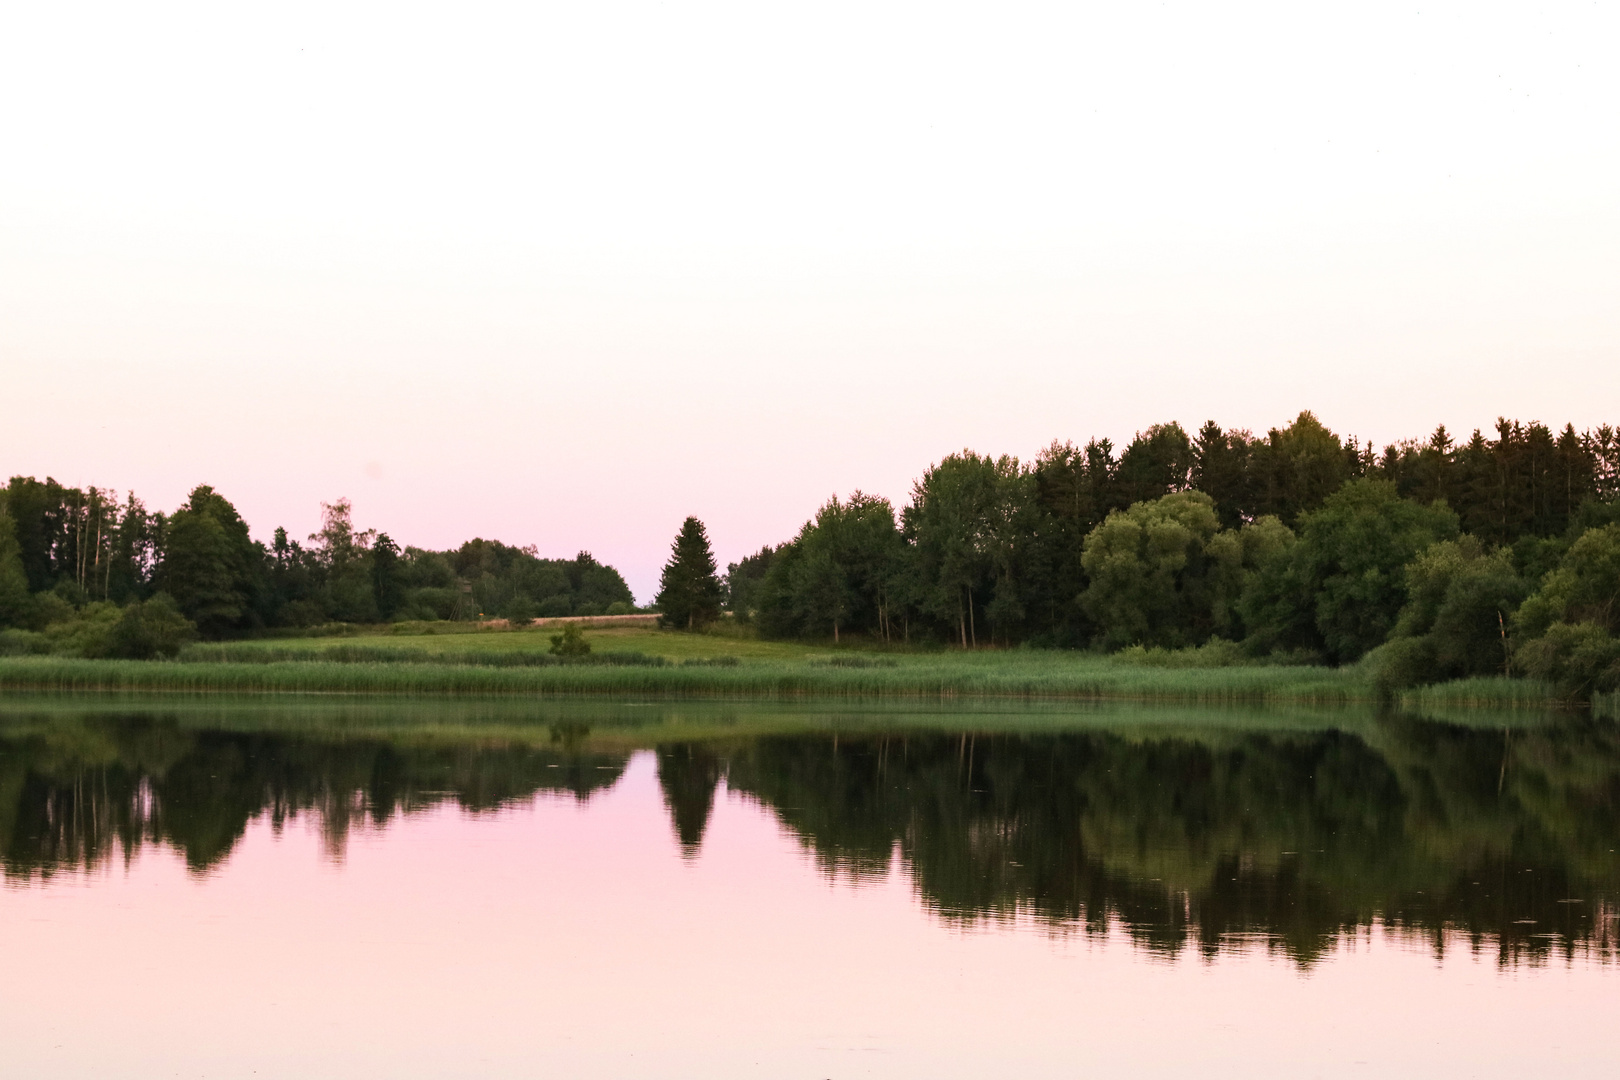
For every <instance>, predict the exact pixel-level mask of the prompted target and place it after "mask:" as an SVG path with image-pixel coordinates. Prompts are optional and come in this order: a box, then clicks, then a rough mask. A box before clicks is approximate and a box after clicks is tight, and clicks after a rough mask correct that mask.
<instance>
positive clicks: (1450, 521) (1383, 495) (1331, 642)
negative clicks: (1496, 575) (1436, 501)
mask: <svg viewBox="0 0 1620 1080" xmlns="http://www.w3.org/2000/svg"><path fill="white" fill-rule="evenodd" d="M1456 535H1457V516H1456V515H1455V514H1453V513H1452V512H1451V511H1449V510H1447V509H1445V507H1444V506H1420V505H1419V504H1417V503H1415V502H1411V501H1410V500H1407V499H1402V498H1400V497H1399V496H1398V495H1397V494H1396V492H1395V485H1393V484H1391V483H1389V482H1388V481H1383V480H1355V481H1352V482H1350V483H1349V484H1346V485H1345V486H1344V487H1343V488H1342V489H1340V490H1339V491H1337V492H1335V493H1334V494H1333V495H1332V496H1330V497H1329V498H1328V499H1327V501H1326V502H1325V503H1324V504H1323V506H1322V509H1320V510H1317V511H1315V512H1313V513H1311V514H1308V515H1307V516H1306V517H1305V520H1304V522H1303V523H1302V526H1301V530H1300V542H1299V544H1298V545H1297V546H1296V547H1295V552H1296V555H1297V556H1298V557H1300V558H1302V559H1303V560H1304V566H1305V573H1306V575H1307V580H1308V581H1310V583H1311V585H1312V589H1311V591H1312V593H1313V595H1314V596H1315V608H1316V628H1317V631H1318V632H1319V633H1320V634H1321V637H1322V644H1323V646H1324V649H1325V651H1326V652H1327V655H1328V657H1329V659H1332V660H1334V661H1337V662H1339V663H1348V662H1350V661H1352V660H1356V659H1359V658H1360V657H1361V656H1362V654H1364V653H1366V652H1367V651H1368V650H1369V649H1372V648H1373V647H1375V646H1377V645H1379V644H1381V643H1382V642H1383V641H1384V639H1385V638H1386V637H1388V636H1389V632H1390V630H1391V629H1392V628H1393V627H1394V624H1395V619H1396V616H1397V615H1398V614H1399V612H1400V610H1401V608H1402V606H1404V604H1405V603H1406V597H1407V592H1406V587H1407V583H1406V571H1405V567H1406V564H1407V563H1409V562H1411V561H1412V559H1413V558H1414V557H1416V556H1417V555H1418V554H1419V553H1420V552H1422V551H1423V550H1424V549H1425V548H1427V547H1428V546H1429V545H1430V544H1433V543H1435V542H1436V541H1438V540H1448V539H1451V538H1453V537H1455V536H1456Z"/></svg>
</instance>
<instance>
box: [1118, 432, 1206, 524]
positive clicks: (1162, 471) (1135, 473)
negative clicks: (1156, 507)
mask: <svg viewBox="0 0 1620 1080" xmlns="http://www.w3.org/2000/svg"><path fill="white" fill-rule="evenodd" d="M1194 461H1195V454H1194V453H1193V445H1192V440H1190V439H1188V438H1187V432H1186V431H1184V430H1183V429H1182V427H1181V425H1180V424H1177V423H1175V422H1174V421H1172V422H1171V423H1168V424H1155V425H1153V426H1152V427H1150V428H1148V429H1147V431H1146V432H1143V433H1142V434H1139V435H1137V436H1136V438H1134V439H1132V440H1131V443H1130V445H1129V446H1127V447H1126V448H1125V452H1124V453H1123V454H1121V455H1120V458H1119V468H1118V470H1117V471H1116V474H1115V476H1116V483H1117V484H1118V487H1119V493H1120V498H1121V499H1123V500H1124V502H1125V504H1126V505H1130V504H1131V503H1138V502H1144V501H1146V500H1149V499H1157V498H1159V497H1160V496H1163V495H1169V494H1170V493H1172V492H1176V491H1185V490H1186V489H1187V487H1188V486H1189V485H1190V484H1191V483H1192V474H1193V465H1194Z"/></svg>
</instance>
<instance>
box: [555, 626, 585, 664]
mask: <svg viewBox="0 0 1620 1080" xmlns="http://www.w3.org/2000/svg"><path fill="white" fill-rule="evenodd" d="M590 652H591V643H590V642H589V641H586V640H585V632H584V631H583V630H581V629H580V626H579V623H572V622H571V623H565V624H563V628H562V630H561V632H559V633H556V634H552V635H551V653H552V655H553V656H589V655H590Z"/></svg>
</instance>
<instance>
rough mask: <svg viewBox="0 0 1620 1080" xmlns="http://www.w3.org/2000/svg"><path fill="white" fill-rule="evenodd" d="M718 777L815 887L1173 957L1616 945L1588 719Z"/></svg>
mask: <svg viewBox="0 0 1620 1080" xmlns="http://www.w3.org/2000/svg"><path fill="white" fill-rule="evenodd" d="M727 778H728V783H729V784H730V786H731V787H732V788H733V789H735V790H739V791H743V792H747V793H749V794H751V795H752V796H753V797H755V798H757V799H758V800H759V801H760V802H761V803H763V804H765V805H767V806H770V807H774V808H776V811H775V812H776V813H777V814H778V815H779V817H780V818H781V820H782V821H783V822H784V824H785V825H787V826H788V827H789V828H790V829H791V830H792V831H793V832H794V833H796V834H797V835H798V836H799V837H801V839H802V842H803V843H804V845H805V846H806V848H807V849H808V850H809V851H810V852H811V853H812V855H813V856H814V858H815V859H816V861H817V862H818V863H819V864H820V865H821V866H822V867H823V868H824V869H825V870H826V871H828V872H829V873H833V874H847V875H851V876H855V877H860V876H862V875H873V874H883V873H886V872H887V871H888V868H889V867H890V865H891V862H892V859H893V856H894V854H895V853H896V852H898V854H899V856H900V858H901V859H902V860H903V862H904V864H905V865H906V866H907V867H909V869H910V871H911V873H912V874H913V875H914V877H915V880H916V884H917V888H918V891H919V892H920V894H921V896H922V897H923V898H924V900H925V902H926V903H928V904H929V905H930V906H931V907H932V908H934V909H935V910H936V911H937V912H938V913H939V914H940V915H941V916H942V917H944V918H946V919H948V920H951V921H955V922H961V923H971V922H974V921H976V920H981V919H987V918H988V919H995V918H1011V917H1017V916H1024V917H1030V918H1034V919H1037V920H1041V921H1045V922H1048V923H1050V924H1052V925H1053V926H1055V927H1060V928H1076V929H1079V930H1082V931H1084V932H1090V933H1104V932H1107V930H1108V929H1109V927H1110V926H1111V925H1122V926H1123V927H1124V928H1125V929H1126V931H1127V932H1128V933H1129V934H1130V935H1131V936H1132V937H1133V938H1134V939H1135V940H1136V941H1137V942H1139V943H1140V944H1141V945H1143V946H1145V947H1147V948H1149V949H1152V950H1156V951H1160V952H1164V953H1170V954H1173V953H1177V952H1179V951H1181V950H1184V949H1186V948H1188V947H1189V946H1190V947H1193V948H1196V949H1199V950H1202V951H1204V952H1206V953H1214V952H1216V951H1219V950H1220V949H1222V948H1223V947H1225V946H1226V945H1229V944H1231V943H1233V942H1234V941H1236V942H1244V943H1252V942H1253V941H1254V940H1255V939H1256V938H1257V937H1258V938H1260V939H1261V940H1263V941H1265V942H1266V943H1267V945H1268V946H1269V947H1271V948H1274V949H1280V950H1282V951H1285V952H1286V953H1288V954H1289V955H1291V956H1293V957H1295V958H1296V959H1298V960H1301V961H1305V962H1308V961H1310V960H1311V959H1314V958H1315V957H1317V956H1320V955H1321V954H1322V953H1323V952H1324V951H1327V950H1329V949H1331V948H1333V947H1334V946H1335V944H1336V943H1337V942H1338V941H1340V940H1341V939H1342V938H1343V937H1344V936H1345V935H1348V934H1352V933H1356V932H1358V931H1360V930H1363V929H1364V928H1366V927H1368V926H1370V925H1372V924H1373V923H1374V922H1381V923H1383V924H1384V925H1386V926H1391V927H1394V928H1396V929H1398V930H1399V931H1400V932H1402V933H1406V934H1412V935H1422V936H1425V937H1427V938H1429V939H1430V940H1432V942H1433V944H1434V948H1435V949H1437V950H1441V949H1444V948H1447V947H1451V946H1454V945H1455V944H1456V942H1457V941H1458V940H1459V939H1460V940H1462V941H1464V942H1471V943H1472V944H1473V945H1474V946H1475V947H1481V948H1495V949H1498V950H1499V951H1500V955H1501V957H1502V959H1503V960H1504V962H1511V961H1513V960H1516V959H1532V960H1534V959H1539V958H1544V957H1547V956H1549V955H1554V954H1557V953H1559V952H1564V953H1568V952H1572V951H1574V950H1581V951H1585V952H1591V951H1596V952H1598V953H1600V954H1603V955H1606V956H1608V955H1612V954H1613V952H1614V946H1615V932H1616V926H1615V918H1616V910H1617V909H1616V906H1615V903H1616V900H1617V899H1620V873H1617V862H1616V860H1617V858H1620V856H1617V855H1616V854H1615V853H1614V851H1613V849H1614V848H1615V847H1617V846H1620V843H1617V841H1620V735H1617V732H1616V731H1615V730H1614V729H1613V728H1612V727H1610V726H1605V725H1586V724H1573V723H1572V724H1568V725H1564V726H1561V727H1558V728H1556V729H1544V730H1539V731H1534V732H1518V733H1514V734H1513V735H1511V736H1506V735H1504V734H1503V733H1502V732H1500V731H1496V732H1491V731H1480V730H1475V729H1466V728H1459V727H1451V726H1444V725H1438V724H1432V723H1425V722H1421V721H1414V720H1402V719H1392V720H1390V721H1388V722H1385V723H1383V724H1381V725H1380V726H1379V727H1378V728H1377V729H1376V730H1375V731H1374V732H1373V733H1372V734H1371V735H1370V736H1368V737H1366V738H1362V737H1358V736H1355V735H1350V734H1345V733H1338V732H1323V733H1316V734H1286V735H1273V734H1231V735H1221V736H1214V737H1210V736H1199V737H1179V738H1178V737H1162V736H1156V737H1142V738H1135V737H1130V736H1127V735H1123V734H1112V733H1103V732H1099V733H1090V734H1063V735H1051V736H1028V735H1025V736H994V737H987V736H983V735H980V736H966V737H963V736H955V735H952V736H943V735H915V734H913V735H907V736H887V737H885V736H877V737H867V738H857V739H851V738H849V737H845V738H843V739H841V740H839V741H837V742H836V743H835V742H833V741H831V740H828V739H825V738H765V739H760V740H757V741H755V742H752V743H749V744H746V745H743V746H740V747H738V748H736V749H735V750H734V751H733V752H732V753H731V754H730V755H729V761H728V764H727Z"/></svg>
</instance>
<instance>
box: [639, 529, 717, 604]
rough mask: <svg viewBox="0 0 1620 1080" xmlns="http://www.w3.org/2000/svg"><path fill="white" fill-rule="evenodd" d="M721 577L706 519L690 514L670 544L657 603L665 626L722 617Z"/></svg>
mask: <svg viewBox="0 0 1620 1080" xmlns="http://www.w3.org/2000/svg"><path fill="white" fill-rule="evenodd" d="M720 595H721V593H720V579H719V578H718V577H717V576H716V575H715V565H714V553H713V552H712V551H710V550H709V534H708V532H707V531H706V530H705V529H704V528H703V522H701V521H699V520H698V519H697V518H695V517H689V518H687V519H686V520H685V521H684V522H682V523H681V531H680V532H678V533H676V534H675V542H674V543H673V544H671V545H670V556H669V562H668V563H666V564H665V565H664V575H663V577H662V579H660V581H659V583H658V596H657V597H656V598H655V599H654V601H653V602H654V603H655V604H657V605H658V610H659V612H660V613H661V614H660V617H659V620H658V621H659V623H660V625H663V626H674V627H680V628H683V629H686V630H697V629H700V628H702V627H704V626H706V625H708V624H709V623H711V622H713V621H714V620H715V619H718V618H719V617H720Z"/></svg>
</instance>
